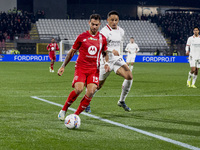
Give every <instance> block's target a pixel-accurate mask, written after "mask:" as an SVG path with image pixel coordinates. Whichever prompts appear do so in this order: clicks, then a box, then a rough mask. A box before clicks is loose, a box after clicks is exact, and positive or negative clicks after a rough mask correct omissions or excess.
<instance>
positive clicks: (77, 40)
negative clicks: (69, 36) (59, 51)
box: [72, 35, 81, 50]
mask: <svg viewBox="0 0 200 150" xmlns="http://www.w3.org/2000/svg"><path fill="white" fill-rule="evenodd" d="M80 47H81V36H80V35H79V36H78V37H77V38H76V41H75V42H74V44H73V46H72V49H75V50H78V49H79V48H80Z"/></svg>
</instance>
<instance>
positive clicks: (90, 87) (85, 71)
mask: <svg viewBox="0 0 200 150" xmlns="http://www.w3.org/2000/svg"><path fill="white" fill-rule="evenodd" d="M100 21H101V19H100V15H98V14H93V15H91V16H90V21H89V25H90V29H89V31H86V32H84V33H82V34H80V35H79V36H78V37H77V39H76V41H75V42H74V45H73V46H72V49H71V50H70V51H69V53H68V55H67V56H66V58H65V61H64V63H63V64H62V66H61V67H60V69H59V70H58V75H62V74H63V72H64V68H65V66H66V65H67V64H68V63H69V61H70V60H71V58H72V57H73V55H74V53H75V52H76V51H77V50H79V56H78V59H77V61H76V65H75V74H74V79H73V83H72V87H73V88H74V90H73V91H72V92H71V93H70V94H69V96H68V98H67V100H66V102H65V105H64V106H63V108H62V110H61V111H60V112H59V114H58V119H60V120H64V119H65V114H66V111H67V109H68V107H69V106H70V105H71V104H72V103H73V102H74V101H75V100H76V98H77V97H78V96H79V94H80V93H81V92H82V91H83V89H84V86H86V88H87V90H86V94H85V96H84V97H83V98H82V100H81V102H80V105H79V107H78V109H77V110H76V112H75V114H76V115H79V114H80V113H81V112H82V111H83V110H85V108H86V107H87V106H88V105H89V104H90V101H91V99H92V97H93V94H94V91H95V90H96V89H97V87H98V85H99V67H100V55H101V54H103V55H104V56H106V57H105V58H106V61H108V55H107V54H106V50H107V41H106V37H105V36H104V35H103V34H101V33H99V31H98V29H99V27H100V25H101V22H100ZM104 68H105V71H106V72H107V71H109V66H108V64H105V66H104Z"/></svg>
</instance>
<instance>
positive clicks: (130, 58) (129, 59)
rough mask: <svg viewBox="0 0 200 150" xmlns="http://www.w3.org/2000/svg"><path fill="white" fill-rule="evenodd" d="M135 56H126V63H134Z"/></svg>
mask: <svg viewBox="0 0 200 150" xmlns="http://www.w3.org/2000/svg"><path fill="white" fill-rule="evenodd" d="M135 57H136V55H135V54H128V56H127V59H126V62H128V63H130V62H135Z"/></svg>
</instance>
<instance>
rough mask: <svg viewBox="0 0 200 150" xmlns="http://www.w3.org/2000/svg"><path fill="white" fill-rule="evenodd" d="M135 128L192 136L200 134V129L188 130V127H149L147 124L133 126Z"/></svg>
mask: <svg viewBox="0 0 200 150" xmlns="http://www.w3.org/2000/svg"><path fill="white" fill-rule="evenodd" d="M133 127H134V128H138V129H141V130H145V131H149V132H152V131H153V132H155V131H158V132H162V133H172V134H183V135H192V136H200V131H195V130H186V129H169V128H160V127H147V126H133Z"/></svg>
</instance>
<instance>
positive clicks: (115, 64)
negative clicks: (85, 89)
mask: <svg viewBox="0 0 200 150" xmlns="http://www.w3.org/2000/svg"><path fill="white" fill-rule="evenodd" d="M125 64H126V63H125V61H124V59H123V58H122V57H121V56H115V58H114V59H112V61H109V66H110V71H109V72H106V71H105V69H104V63H101V65H100V74H99V81H102V80H105V79H106V78H107V77H108V76H109V74H110V73H111V72H112V71H114V72H115V73H116V72H117V70H118V69H119V68H120V67H121V66H123V65H125Z"/></svg>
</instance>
